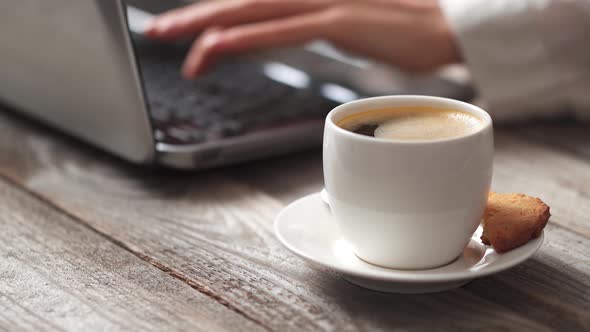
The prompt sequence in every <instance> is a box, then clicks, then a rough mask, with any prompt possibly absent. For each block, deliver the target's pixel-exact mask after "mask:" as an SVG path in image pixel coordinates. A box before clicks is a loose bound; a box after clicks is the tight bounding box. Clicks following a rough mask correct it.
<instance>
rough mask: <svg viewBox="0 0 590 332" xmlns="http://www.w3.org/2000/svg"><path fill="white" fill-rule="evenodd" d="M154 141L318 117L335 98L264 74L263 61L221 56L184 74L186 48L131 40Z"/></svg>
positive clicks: (191, 139)
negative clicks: (194, 74) (195, 74)
mask: <svg viewBox="0 0 590 332" xmlns="http://www.w3.org/2000/svg"><path fill="white" fill-rule="evenodd" d="M134 43H135V47H136V54H137V57H138V62H139V66H140V72H141V75H142V79H143V82H144V88H145V91H146V97H147V103H148V106H149V109H150V113H151V117H152V124H153V126H154V132H155V138H156V140H157V141H159V142H162V143H168V144H196V143H203V142H205V141H211V140H217V139H222V138H227V137H232V136H238V135H243V134H246V133H248V132H254V131H257V130H264V129H268V128H271V127H277V126H281V125H284V124H287V123H294V122H297V121H310V120H316V121H317V120H321V119H322V118H323V117H324V116H325V115H326V114H327V113H328V112H329V111H330V110H331V109H332V108H333V107H334V106H335V104H336V103H334V102H332V101H329V100H327V99H325V98H323V97H322V96H321V95H320V94H319V93H317V92H314V90H313V88H303V89H298V88H294V87H292V86H289V85H286V84H283V83H280V82H277V81H274V80H272V79H271V78H269V77H268V76H266V75H264V71H263V64H262V63H256V62H254V61H247V60H244V59H239V60H238V59H237V58H234V59H231V60H225V61H223V62H222V63H219V64H217V65H216V66H215V67H214V68H212V70H211V71H209V72H208V73H206V74H204V75H203V76H201V77H199V78H197V79H195V80H192V81H187V80H184V79H183V78H182V77H181V75H180V68H181V65H182V62H183V59H184V56H185V55H186V52H187V50H188V49H187V48H184V47H178V46H174V45H165V44H157V43H154V42H151V41H147V40H145V39H143V38H141V39H138V40H135V41H134Z"/></svg>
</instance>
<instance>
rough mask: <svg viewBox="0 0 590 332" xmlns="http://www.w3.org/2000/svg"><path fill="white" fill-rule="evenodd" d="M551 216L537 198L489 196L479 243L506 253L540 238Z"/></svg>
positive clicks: (508, 195)
mask: <svg viewBox="0 0 590 332" xmlns="http://www.w3.org/2000/svg"><path fill="white" fill-rule="evenodd" d="M550 216H551V214H550V213H549V206H547V205H546V204H545V203H543V201H541V200H540V199H539V198H536V197H530V196H527V195H524V194H498V193H495V192H490V194H489V196H488V204H487V206H486V210H485V212H484V216H483V235H482V236H481V240H482V242H483V243H484V244H486V245H491V246H493V247H494V249H495V250H496V251H497V252H500V253H502V252H506V251H508V250H511V249H514V248H516V247H518V246H521V245H523V244H525V243H527V242H528V241H529V240H531V239H534V238H536V237H538V236H539V235H541V232H542V231H543V228H544V227H545V225H546V224H547V221H548V220H549V217H550Z"/></svg>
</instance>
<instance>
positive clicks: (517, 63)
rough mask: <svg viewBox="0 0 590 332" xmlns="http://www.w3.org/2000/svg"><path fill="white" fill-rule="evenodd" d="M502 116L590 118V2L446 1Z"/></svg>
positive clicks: (484, 89) (485, 93)
mask: <svg viewBox="0 0 590 332" xmlns="http://www.w3.org/2000/svg"><path fill="white" fill-rule="evenodd" d="M439 1H440V5H441V8H442V10H443V13H444V15H445V16H446V18H447V20H448V21H449V23H450V25H451V27H452V29H453V31H454V32H455V34H456V37H457V39H458V43H459V47H460V48H461V51H462V54H463V57H464V60H465V62H466V63H467V65H468V67H469V69H470V72H471V75H472V78H473V81H474V83H475V85H476V87H477V89H478V90H479V93H480V94H481V97H482V98H483V100H484V102H485V103H486V107H487V109H488V111H489V112H490V113H491V114H492V116H493V117H494V118H495V119H498V120H502V119H513V118H522V117H528V116H539V115H541V116H542V115H553V114H557V113H563V112H572V113H575V114H576V115H577V116H579V117H585V118H587V119H590V0H439Z"/></svg>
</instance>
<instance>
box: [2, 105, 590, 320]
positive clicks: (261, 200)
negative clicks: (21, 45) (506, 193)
mask: <svg viewBox="0 0 590 332" xmlns="http://www.w3.org/2000/svg"><path fill="white" fill-rule="evenodd" d="M14 142H19V143H20V144H19V145H18V148H17V147H16V144H15V143H14ZM529 145H530V144H529V143H526V142H524V141H522V140H519V139H517V138H514V137H511V136H509V135H507V136H506V137H499V139H498V158H497V163H496V170H497V171H498V172H499V173H498V174H499V176H497V177H496V179H495V186H497V187H500V189H501V190H504V189H505V190H509V189H512V188H522V187H519V186H516V185H515V184H513V182H514V181H517V182H516V183H520V184H522V185H523V186H524V185H525V184H526V185H527V186H526V188H528V185H529V183H531V182H532V183H536V181H539V180H540V179H545V176H547V175H549V174H546V173H547V172H554V171H556V170H555V169H553V168H551V167H561V168H560V171H564V170H563V167H566V170H565V171H570V172H574V171H575V172H578V173H580V174H581V176H582V180H581V181H582V183H587V182H583V181H590V180H589V179H588V176H589V174H588V165H587V164H585V163H584V162H583V161H581V160H578V159H575V158H573V159H572V158H570V156H569V155H563V154H560V153H558V152H556V151H555V150H548V149H544V148H543V147H542V146H537V145H531V146H529ZM530 149H533V152H534V153H533V156H535V158H538V159H542V158H555V159H556V160H558V161H552V162H551V163H550V165H553V166H551V167H549V166H546V167H545V168H541V169H540V170H539V171H536V165H537V161H536V159H535V160H533V161H532V162H535V163H534V164H532V163H531V160H529V159H527V158H525V157H524V156H523V153H524V152H526V151H530ZM527 153H530V152H527ZM299 156H307V157H308V158H307V159H306V158H298V157H296V156H295V157H287V158H282V159H276V160H274V161H271V162H269V163H268V164H266V163H253V164H248V165H243V166H239V167H231V168H225V169H221V170H216V171H208V172H201V173H196V174H192V173H172V172H155V171H149V170H144V169H139V168H136V167H131V166H129V165H127V164H124V163H122V162H119V161H117V160H115V159H114V158H111V157H108V156H105V155H104V154H101V153H97V152H96V151H94V150H89V149H88V148H87V147H85V146H83V145H81V144H79V143H74V142H72V141H71V140H69V139H65V138H63V137H62V136H59V135H55V134H52V133H50V132H48V131H47V130H44V129H42V128H39V127H38V126H33V125H30V124H29V123H28V122H24V121H21V120H19V119H15V118H14V117H12V116H7V115H5V114H3V115H0V158H1V159H0V175H2V176H4V177H6V178H9V179H11V181H14V182H15V183H18V184H20V185H22V186H23V187H25V188H27V190H30V191H32V192H34V193H36V194H37V195H39V196H40V197H42V198H43V199H44V200H46V201H47V202H49V203H50V204H53V205H54V206H56V207H58V208H60V209H62V210H63V211H67V213H69V214H71V216H72V217H74V218H75V219H76V220H78V221H79V222H80V223H84V224H86V225H88V226H89V227H91V228H92V229H94V230H96V231H97V232H99V233H101V234H104V235H105V236H107V237H109V238H111V239H112V240H113V241H115V242H116V243H118V244H119V245H120V246H122V247H125V248H126V249H128V250H129V251H131V252H133V253H134V254H135V255H136V256H138V257H141V258H142V259H144V260H146V261H148V262H149V263H151V264H153V265H154V266H157V267H159V268H160V269H162V270H165V271H167V272H168V273H169V274H171V275H174V276H175V277H177V278H179V279H181V280H184V281H185V282H186V283H188V284H190V285H191V286H193V287H194V288H196V289H198V290H199V291H201V292H202V293H204V294H207V295H208V296H210V297H211V298H213V299H215V300H217V301H219V302H220V303H223V304H225V305H226V306H228V307H230V308H233V309H234V310H235V311H238V312H240V313H242V314H243V315H244V316H245V317H248V318H249V319H251V320H253V321H256V322H259V323H261V324H263V325H264V326H266V327H268V328H269V329H272V330H281V331H282V330H297V331H299V330H325V331H332V330H338V331H356V330H383V331H389V330H392V329H394V328H398V329H401V330H441V329H449V330H457V329H483V328H487V329H490V330H535V331H548V330H585V329H590V317H588V316H587V315H586V313H587V312H588V304H589V303H590V298H589V297H588V291H587V290H588V289H590V288H589V287H590V280H588V276H589V275H590V271H589V266H588V264H587V257H589V255H590V248H589V246H588V237H587V236H586V235H587V229H588V226H589V225H588V219H579V218H583V217H584V216H581V215H577V214H572V213H571V211H570V210H569V207H568V206H566V205H565V203H566V202H565V201H562V200H557V201H555V202H553V201H552V199H553V197H554V196H545V194H546V193H545V190H547V193H549V191H551V190H563V189H565V190H569V191H568V192H570V193H572V194H571V195H570V196H569V199H573V200H574V201H575V202H576V203H577V204H581V203H588V202H587V200H588V199H587V198H586V197H583V196H581V195H574V194H573V191H572V189H571V188H569V189H568V188H567V187H564V186H562V184H561V182H560V181H552V180H551V181H549V184H547V185H546V186H543V185H541V184H538V186H537V187H534V188H533V191H534V193H539V192H540V193H541V194H543V195H540V196H542V197H543V198H544V199H546V200H547V201H548V203H549V204H550V205H552V207H554V212H555V213H554V219H555V220H552V222H551V223H552V224H553V225H550V226H549V227H548V229H547V238H548V244H546V245H545V246H544V247H543V248H542V250H541V252H540V253H539V254H537V255H536V256H535V258H534V259H532V260H530V261H529V262H527V263H525V264H524V265H521V266H519V267H517V268H515V269H512V270H510V271H507V272H504V273H501V274H499V275H496V276H493V277H489V278H484V279H482V280H477V281H474V282H473V283H471V284H469V285H468V286H466V287H464V288H461V289H458V290H454V291H450V292H445V293H440V294H432V295H420V296H409V295H393V294H382V293H376V292H372V291H367V290H364V289H361V288H358V287H356V286H354V285H351V284H349V283H347V282H345V281H343V280H342V279H340V278H339V277H338V276H337V275H336V274H334V273H333V272H332V271H329V270H325V269H321V268H315V267H311V266H309V265H307V264H305V263H304V262H303V261H302V260H300V259H299V258H297V257H294V256H293V255H291V254H290V253H288V252H287V251H286V250H285V249H283V248H282V247H281V246H280V245H279V244H278V243H277V241H276V240H275V238H274V236H273V234H272V221H273V218H274V216H275V215H276V213H277V212H278V211H279V210H280V209H281V208H282V207H283V206H284V204H285V202H286V201H287V200H289V199H291V198H293V197H296V196H298V195H300V194H302V193H304V192H307V191H316V190H318V188H320V187H321V182H320V181H321V180H319V179H320V177H321V167H320V165H321V164H320V159H321V158H320V156H319V153H318V151H315V152H310V153H308V154H302V155H299ZM514 159H517V160H516V161H515V160H514ZM544 161H545V160H544ZM264 165H267V166H264ZM527 165H528V168H527V167H526V166H527ZM533 165H534V166H535V167H532V166H533ZM572 165H573V166H572ZM584 166H585V167H584ZM531 169H534V170H535V171H531ZM521 170H524V171H525V172H524V173H522V174H521V173H517V174H514V171H518V172H520V171H521ZM308 179H310V180H308ZM521 190H522V189H521ZM551 195H555V196H556V195H557V193H553V192H551ZM570 230H573V232H572V231H570ZM557 316H559V317H561V319H558V320H556V317H557ZM564 317H566V318H564Z"/></svg>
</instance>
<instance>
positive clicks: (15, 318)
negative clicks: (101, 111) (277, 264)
mask: <svg viewBox="0 0 590 332" xmlns="http://www.w3.org/2000/svg"><path fill="white" fill-rule="evenodd" d="M0 197H2V199H1V200H0V211H2V213H1V214H0V229H2V232H0V329H6V330H15V329H23V330H31V331H40V330H58V331H60V330H74V331H80V330H89V329H95V330H142V331H147V330H154V331H157V330H162V329H166V330H187V329H190V330H194V331H223V330H236V329H242V328H244V329H245V328H247V329H248V330H250V329H252V330H261V328H260V327H259V326H257V325H256V324H254V323H253V322H252V321H250V320H247V319H245V318H244V317H242V316H241V315H239V314H238V313H236V312H234V311H232V310H230V309H228V308H226V307H225V306H223V305H221V304H219V303H217V302H216V301H214V300H212V299H210V298H209V297H207V296H204V295H203V294H201V293H199V292H198V291H196V290H194V289H192V288H191V287H190V286H189V285H187V284H186V283H183V282H181V281H179V280H177V279H174V278H172V277H170V276H169V275H168V274H166V273H164V272H162V271H161V270H158V269H156V268H155V267H153V266H152V265H150V264H148V263H146V262H144V261H142V260H141V259H139V258H137V257H135V256H134V255H132V254H131V253H129V252H128V251H126V250H124V249H122V248H121V247H119V246H117V245H115V244H113V243H112V242H111V241H109V240H108V239H105V238H104V237H103V236H101V235H99V234H97V233H96V232H94V231H92V230H91V229H89V228H87V227H86V226H84V225H83V224H80V223H78V222H76V221H74V220H72V219H71V218H67V217H65V216H63V215H62V214H60V213H58V212H56V211H55V209H53V208H52V207H49V206H47V205H46V204H45V203H43V202H41V201H39V200H38V199H36V198H34V197H31V196H30V194H27V193H24V192H22V191H21V190H17V189H14V188H12V186H11V185H9V184H7V183H6V182H4V181H0Z"/></svg>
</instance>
